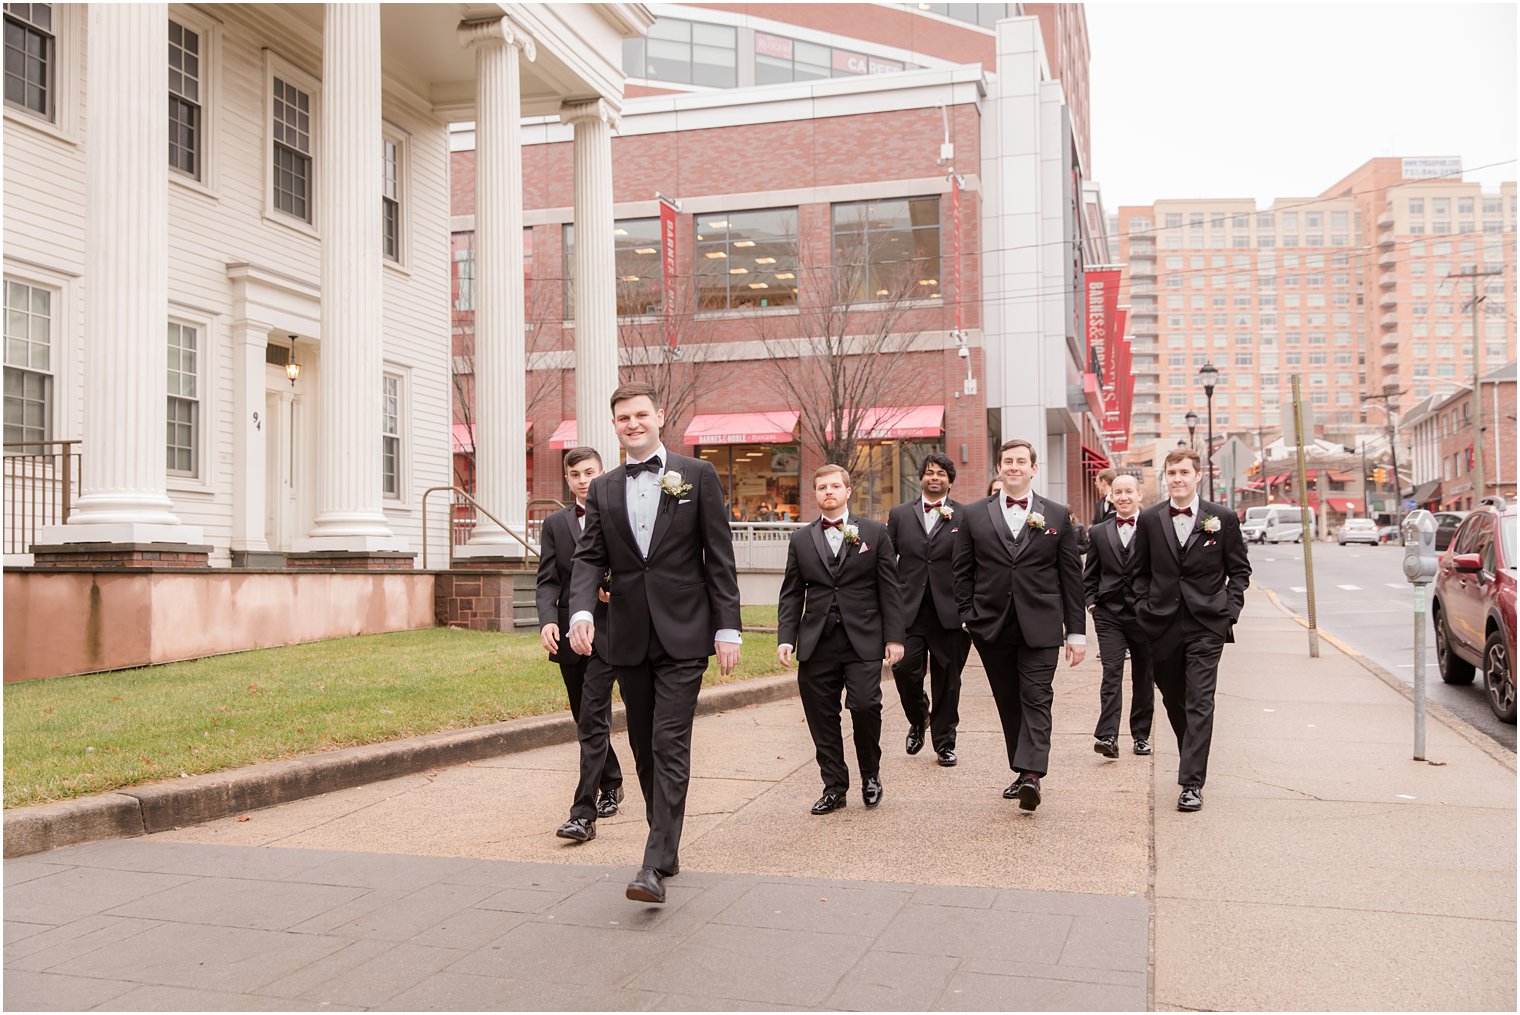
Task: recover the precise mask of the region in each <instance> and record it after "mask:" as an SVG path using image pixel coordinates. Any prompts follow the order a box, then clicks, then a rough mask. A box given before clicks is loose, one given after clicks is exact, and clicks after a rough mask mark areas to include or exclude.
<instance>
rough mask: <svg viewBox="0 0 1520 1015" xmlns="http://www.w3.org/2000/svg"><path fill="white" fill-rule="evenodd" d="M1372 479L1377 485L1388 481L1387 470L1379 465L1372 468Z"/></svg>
mask: <svg viewBox="0 0 1520 1015" xmlns="http://www.w3.org/2000/svg"><path fill="white" fill-rule="evenodd" d="M1372 481H1373V482H1374V483H1376V484H1377V485H1378V486H1382V485H1383V484H1384V483H1386V482H1388V470H1387V469H1385V468H1383V467H1382V466H1381V465H1379V466H1378V467H1377V468H1375V469H1373V470H1372Z"/></svg>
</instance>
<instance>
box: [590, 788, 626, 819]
mask: <svg viewBox="0 0 1520 1015" xmlns="http://www.w3.org/2000/svg"><path fill="white" fill-rule="evenodd" d="M622 802H623V787H621V786H614V787H612V788H611V789H604V790H602V795H601V797H600V798H599V799H598V800H597V802H596V816H597V817H599V818H610V817H612V816H613V815H614V814H616V813H617V812H618V804H620V803H622Z"/></svg>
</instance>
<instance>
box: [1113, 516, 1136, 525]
mask: <svg viewBox="0 0 1520 1015" xmlns="http://www.w3.org/2000/svg"><path fill="white" fill-rule="evenodd" d="M1115 521H1117V522H1118V523H1119V524H1120V525H1133V524H1135V520H1134V519H1133V518H1118V519H1115Z"/></svg>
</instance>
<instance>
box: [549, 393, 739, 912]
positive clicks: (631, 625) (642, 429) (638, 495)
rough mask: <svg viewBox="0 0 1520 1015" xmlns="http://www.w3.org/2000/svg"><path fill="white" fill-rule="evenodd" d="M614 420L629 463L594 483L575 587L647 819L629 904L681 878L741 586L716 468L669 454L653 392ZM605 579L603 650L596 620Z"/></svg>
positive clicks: (621, 408) (580, 640) (731, 657)
mask: <svg viewBox="0 0 1520 1015" xmlns="http://www.w3.org/2000/svg"><path fill="white" fill-rule="evenodd" d="M612 422H613V426H614V428H615V429H616V430H617V436H618V442H619V443H620V444H622V446H623V450H624V452H626V455H627V464H626V465H624V466H623V467H621V468H618V469H614V470H612V471H611V472H608V473H604V474H603V475H601V476H598V477H597V478H596V479H594V480H592V481H591V488H590V490H588V491H587V494H586V519H585V521H586V531H585V533H584V534H583V535H582V536H581V541H580V543H579V544H578V546H577V547H576V551H575V565H574V569H573V571H572V573H571V578H570V611H571V616H570V647H571V648H573V649H574V650H575V651H576V652H579V653H580V654H582V655H589V654H590V653H591V652H592V651H593V648H595V649H596V650H597V651H600V652H604V653H605V661H606V662H608V663H609V664H611V666H612V667H613V669H614V670H615V671H616V674H617V681H618V686H619V687H620V688H621V689H622V692H623V703H624V705H625V706H626V707H627V711H628V737H629V740H630V741H631V743H632V745H633V754H634V762H635V765H636V767H637V768H638V773H639V786H640V788H641V789H642V790H643V792H644V814H645V817H646V818H647V819H648V821H649V838H648V841H647V842H646V843H645V847H644V864H643V867H642V868H641V869H640V871H639V873H638V876H637V877H635V878H634V880H633V882H632V883H630V884H629V885H628V891H627V895H628V898H630V899H633V900H635V901H639V902H664V901H665V885H664V879H666V878H669V877H674V876H675V874H676V873H677V872H678V871H679V870H680V869H681V865H680V847H681V826H682V824H683V822H684V820H685V816H686V788H687V784H688V783H689V782H690V780H691V725H692V717H693V715H694V714H695V712H696V706H697V693H698V692H699V691H700V690H701V688H702V675H703V673H704V672H706V670H707V660H708V657H709V656H710V655H713V654H714V653H716V654H717V656H718V665H719V667H720V668H721V670H722V672H723V674H724V675H727V674H729V673H731V672H733V669H734V667H735V666H736V665H738V662H739V626H740V621H739V579H738V572H737V571H736V570H735V567H734V547H733V538H732V536H731V534H730V532H729V515H728V507H727V505H726V504H725V503H724V499H723V488H722V486H721V485H720V484H719V482H718V473H717V470H715V469H714V468H713V467H712V466H711V465H709V464H708V463H707V462H703V461H700V460H698V459H695V458H687V457H685V456H683V455H674V454H671V453H670V452H669V451H667V450H666V448H665V445H664V444H662V443H661V441H660V428H661V427H662V426H664V425H665V411H664V410H663V409H661V408H659V405H658V401H657V396H656V394H655V390H654V388H652V387H650V386H648V385H645V384H624V385H621V386H620V387H618V389H617V390H616V391H614V392H613V393H612ZM609 571H610V572H611V574H612V586H611V588H610V590H609V591H610V593H611V602H609V603H608V606H607V638H606V639H605V642H604V641H603V640H602V639H599V638H596V637H595V635H596V631H595V626H594V621H593V611H594V610H595V608H596V603H597V589H598V588H599V587H600V586H601V583H602V580H603V575H604V574H605V573H607V572H609Z"/></svg>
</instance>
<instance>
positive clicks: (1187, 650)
mask: <svg viewBox="0 0 1520 1015" xmlns="http://www.w3.org/2000/svg"><path fill="white" fill-rule="evenodd" d="M1153 651H1154V654H1153V656H1152V659H1151V674H1152V676H1153V677H1154V678H1155V681H1156V690H1158V691H1160V692H1161V701H1162V703H1163V704H1164V705H1165V706H1166V717H1167V719H1168V720H1169V721H1170V722H1171V724H1172V732H1173V733H1175V734H1176V735H1177V752H1178V754H1180V755H1181V756H1182V760H1181V762H1180V763H1179V764H1178V766H1177V785H1179V786H1197V787H1198V788H1200V789H1202V788H1203V783H1204V780H1205V779H1206V778H1207V777H1208V774H1209V745H1210V743H1211V742H1212V741H1213V739H1214V689H1215V686H1216V685H1217V684H1218V682H1219V659H1220V656H1222V655H1223V654H1224V639H1223V638H1221V637H1220V636H1219V635H1217V634H1215V633H1213V632H1212V631H1208V630H1206V629H1204V628H1202V627H1199V626H1198V625H1196V624H1192V623H1189V622H1188V620H1187V619H1183V620H1180V621H1178V622H1177V623H1176V624H1174V625H1173V626H1172V629H1171V630H1170V631H1168V632H1167V635H1166V637H1164V638H1158V639H1157V640H1156V642H1155V643H1154V648H1153Z"/></svg>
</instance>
